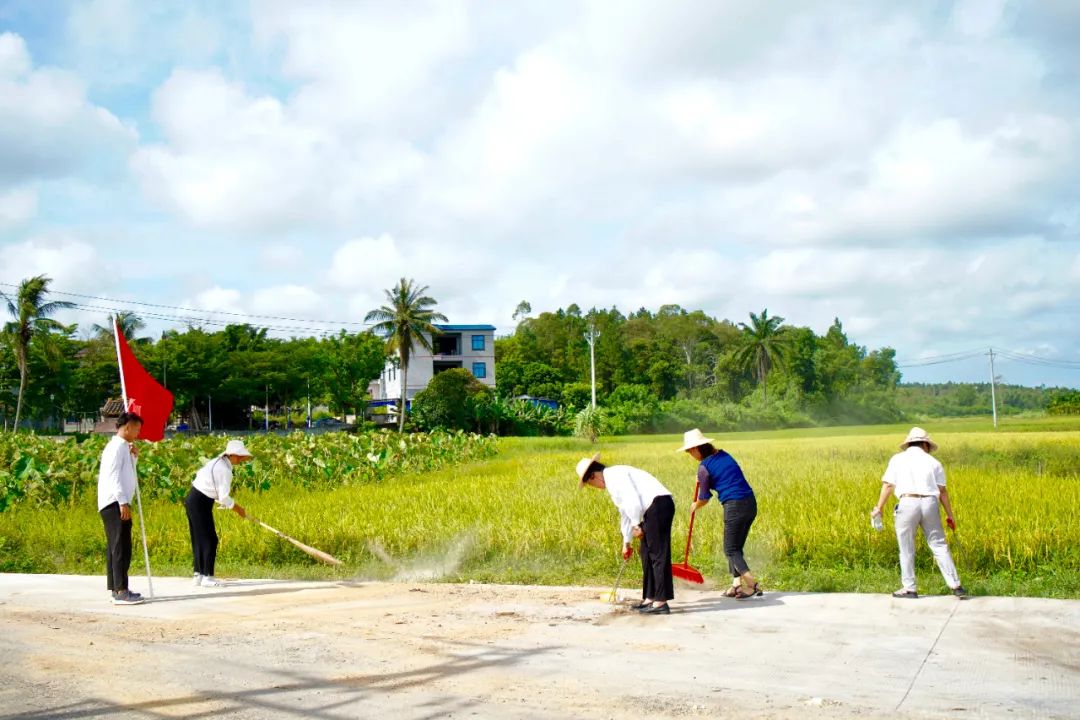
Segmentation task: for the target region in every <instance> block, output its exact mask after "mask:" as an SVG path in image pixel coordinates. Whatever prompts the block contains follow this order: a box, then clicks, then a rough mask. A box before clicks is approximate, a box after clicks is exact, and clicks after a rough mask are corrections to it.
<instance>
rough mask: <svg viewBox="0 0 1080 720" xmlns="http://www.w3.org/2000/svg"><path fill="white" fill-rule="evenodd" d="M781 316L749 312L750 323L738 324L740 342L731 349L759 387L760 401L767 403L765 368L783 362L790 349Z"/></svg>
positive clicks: (764, 311) (767, 369) (768, 369)
mask: <svg viewBox="0 0 1080 720" xmlns="http://www.w3.org/2000/svg"><path fill="white" fill-rule="evenodd" d="M783 324H784V318H782V317H779V316H776V317H769V311H768V309H765V310H762V311H761V315H755V314H754V313H750V324H749V325H747V324H746V323H739V328H741V329H742V343H741V344H740V346H739V348H738V349H737V350H736V351H735V361H736V362H737V363H738V364H740V365H741V366H742V367H749V368H751V369H752V370H753V372H754V376H755V377H756V378H757V381H758V383H759V384H760V385H761V386H762V392H763V396H764V402H766V403H768V402H769V384H768V377H769V371H770V370H772V369H773V367H776V366H779V365H783V364H784V362H785V361H786V360H787V356H788V351H789V350H790V348H791V339H790V337H789V336H788V334H787V333H786V332H785V329H784V327H783Z"/></svg>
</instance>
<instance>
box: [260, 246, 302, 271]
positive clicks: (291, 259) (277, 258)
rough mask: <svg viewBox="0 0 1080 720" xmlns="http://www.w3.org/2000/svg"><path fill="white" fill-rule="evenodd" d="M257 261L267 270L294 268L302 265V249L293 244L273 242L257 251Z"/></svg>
mask: <svg viewBox="0 0 1080 720" xmlns="http://www.w3.org/2000/svg"><path fill="white" fill-rule="evenodd" d="M259 262H260V264H261V265H262V267H263V268H265V269H267V270H296V269H297V268H300V267H303V265H304V262H305V256H304V252H303V250H301V249H300V248H298V247H296V246H295V245H288V244H286V243H273V244H271V245H267V246H266V247H264V248H262V249H261V250H260V251H259Z"/></svg>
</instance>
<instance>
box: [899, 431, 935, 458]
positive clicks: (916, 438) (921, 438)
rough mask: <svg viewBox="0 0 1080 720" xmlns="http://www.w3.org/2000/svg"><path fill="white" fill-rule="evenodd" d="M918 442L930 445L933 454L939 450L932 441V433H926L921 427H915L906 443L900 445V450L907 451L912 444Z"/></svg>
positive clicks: (908, 435) (905, 440)
mask: <svg viewBox="0 0 1080 720" xmlns="http://www.w3.org/2000/svg"><path fill="white" fill-rule="evenodd" d="M917 442H924V443H927V444H928V445H930V451H931V452H933V451H934V450H937V448H938V445H937V443H936V442H934V441H933V440H931V439H930V433H928V432H926V431H925V430H923V429H922V428H921V427H913V428H911V431H910V432H908V434H907V438H905V439H904V442H902V443H900V449H901V450H907V449H908V447H909V446H910V445H911V444H912V443H917Z"/></svg>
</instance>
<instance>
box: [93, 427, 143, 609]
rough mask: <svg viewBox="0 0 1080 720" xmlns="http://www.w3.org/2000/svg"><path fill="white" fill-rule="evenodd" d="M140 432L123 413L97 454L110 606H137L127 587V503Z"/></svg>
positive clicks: (132, 489)
mask: <svg viewBox="0 0 1080 720" xmlns="http://www.w3.org/2000/svg"><path fill="white" fill-rule="evenodd" d="M141 430H142V418H140V417H139V416H138V415H136V414H135V413H129V412H126V413H124V414H122V415H121V416H120V417H119V418H117V420H116V434H115V435H113V437H112V439H111V440H109V442H108V444H107V445H105V449H104V450H102V452H101V468H100V469H99V470H98V513H99V514H100V515H101V520H102V522H103V523H104V525H105V544H106V548H107V555H106V558H105V569H106V583H107V585H108V587H109V592H110V593H111V594H112V602H113V605H138V604H139V603H141V602H142V601H143V597H142V595H140V594H139V593H137V592H132V591H131V589H130V588H129V587H128V570H129V568H130V567H131V501H132V499H133V498H134V497H135V488H136V485H137V484H138V482H139V481H138V479H137V478H136V477H135V457H136V456H137V455H138V450H137V449H136V447H135V441H136V440H138V438H139V432H140V431H141Z"/></svg>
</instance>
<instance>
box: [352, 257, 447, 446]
mask: <svg viewBox="0 0 1080 720" xmlns="http://www.w3.org/2000/svg"><path fill="white" fill-rule="evenodd" d="M427 290H428V287H427V285H424V286H423V287H417V286H416V285H415V284H414V282H413V280H412V279H411V278H410V279H408V280H407V279H405V278H401V280H399V281H398V284H397V285H395V286H394V287H393V288H391V289H389V290H384V291H383V292H384V293H385V294H386V302H387V304H386V305H383V306H382V307H380V308H378V309H376V310H372V311H371V312H369V313H368V314H367V316H365V317H364V322H374V323H375V326H374V327H373V328H372V331H373V332H375V333H378V334H379V335H382V336H383V337H385V338H386V349H387V350H389V351H390V352H396V353H397V356H398V360H399V361H400V363H401V405H400V406H399V408H398V432H403V431H404V430H405V399H406V397H405V394H406V392H407V390H408V385H409V383H408V381H409V358H410V357H411V355H412V351H413V346H415V345H419V346H420V347H422V348H424V349H425V350H431V338H432V337H434V336H435V335H437V334H438V332H439V329H438V328H437V327H435V326H434V325H433V324H432V323H433V322H434V321H436V320H442V321H443V322H446V316H445V315H443V314H442V313H440V312H436V311H435V310H434V309H433V307H434V306H435V305H437V304H438V303H437V302H436V301H435V300H434V299H433V298H430V297H428V296H427V295H425V294H424V293H426V292H427Z"/></svg>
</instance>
